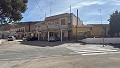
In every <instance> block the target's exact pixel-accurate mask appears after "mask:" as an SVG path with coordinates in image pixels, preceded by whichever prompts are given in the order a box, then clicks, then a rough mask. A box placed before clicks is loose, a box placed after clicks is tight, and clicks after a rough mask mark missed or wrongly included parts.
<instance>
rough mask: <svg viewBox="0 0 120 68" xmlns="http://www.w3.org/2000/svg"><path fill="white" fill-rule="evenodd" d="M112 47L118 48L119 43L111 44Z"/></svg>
mask: <svg viewBox="0 0 120 68" xmlns="http://www.w3.org/2000/svg"><path fill="white" fill-rule="evenodd" d="M111 46H113V47H114V48H119V49H120V44H111Z"/></svg>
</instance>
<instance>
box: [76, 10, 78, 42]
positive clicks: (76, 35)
mask: <svg viewBox="0 0 120 68" xmlns="http://www.w3.org/2000/svg"><path fill="white" fill-rule="evenodd" d="M77 28H78V9H77V23H76V42H77Z"/></svg>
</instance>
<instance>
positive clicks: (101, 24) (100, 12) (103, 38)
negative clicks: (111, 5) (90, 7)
mask: <svg viewBox="0 0 120 68" xmlns="http://www.w3.org/2000/svg"><path fill="white" fill-rule="evenodd" d="M99 11H100V20H101V27H102V29H101V34H102V30H103V40H102V41H103V47H104V43H105V42H104V28H103V24H102V15H101V9H99Z"/></svg>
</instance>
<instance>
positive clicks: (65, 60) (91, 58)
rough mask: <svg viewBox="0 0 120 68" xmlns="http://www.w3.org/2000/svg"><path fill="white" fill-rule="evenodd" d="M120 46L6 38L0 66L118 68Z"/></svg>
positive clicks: (1, 49)
mask: <svg viewBox="0 0 120 68" xmlns="http://www.w3.org/2000/svg"><path fill="white" fill-rule="evenodd" d="M119 56H120V49H119V48H114V47H113V46H109V45H108V46H105V47H103V46H102V45H95V44H94V45H93V44H87V45H81V44H80V43H71V42H45V41H26V42H25V41H21V40H16V41H6V42H5V43H4V44H2V45H1V46H0V68H119V67H120V57H119Z"/></svg>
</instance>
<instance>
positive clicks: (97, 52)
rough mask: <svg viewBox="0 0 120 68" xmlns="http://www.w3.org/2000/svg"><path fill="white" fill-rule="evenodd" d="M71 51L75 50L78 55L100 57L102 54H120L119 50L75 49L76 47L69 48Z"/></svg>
mask: <svg viewBox="0 0 120 68" xmlns="http://www.w3.org/2000/svg"><path fill="white" fill-rule="evenodd" d="M67 48H68V49H70V50H73V51H74V52H75V53H77V54H81V55H100V54H113V53H120V52H119V51H118V50H113V49H105V48H96V49H92V48H86V49H85V48H84V49H83V48H75V47H67Z"/></svg>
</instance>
